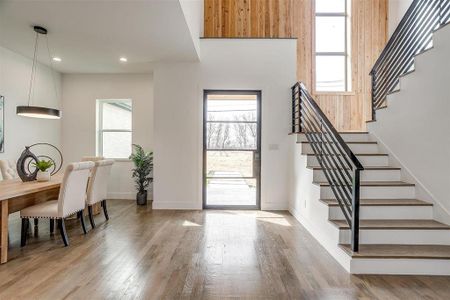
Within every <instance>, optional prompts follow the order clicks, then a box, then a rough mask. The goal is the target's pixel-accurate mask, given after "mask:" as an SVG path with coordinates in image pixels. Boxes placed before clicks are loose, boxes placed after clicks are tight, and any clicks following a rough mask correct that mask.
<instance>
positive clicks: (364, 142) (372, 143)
mask: <svg viewBox="0 0 450 300" xmlns="http://www.w3.org/2000/svg"><path fill="white" fill-rule="evenodd" d="M325 143H327V144H330V143H329V142H325ZM345 143H346V144H369V145H376V144H378V142H372V141H361V142H345ZM297 144H309V142H308V141H302V142H297ZM333 144H334V143H333Z"/></svg>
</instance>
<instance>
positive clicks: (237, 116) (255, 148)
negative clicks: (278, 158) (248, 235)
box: [203, 91, 261, 209]
mask: <svg viewBox="0 0 450 300" xmlns="http://www.w3.org/2000/svg"><path fill="white" fill-rule="evenodd" d="M260 116H261V92H260V91H205V95H204V121H203V125H204V126H203V145H204V146H203V147H204V148H203V150H204V151H203V204H204V207H205V208H232V209H236V208H243V209H259V207H260V169H261V154H260V153H261V150H260V148H261V126H260V122H261V120H260V119H261V118H260Z"/></svg>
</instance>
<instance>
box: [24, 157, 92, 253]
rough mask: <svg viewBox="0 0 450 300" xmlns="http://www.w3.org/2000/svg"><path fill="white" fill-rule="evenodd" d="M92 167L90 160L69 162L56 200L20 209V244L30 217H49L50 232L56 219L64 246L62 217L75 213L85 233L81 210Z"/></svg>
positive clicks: (67, 242)
mask: <svg viewBox="0 0 450 300" xmlns="http://www.w3.org/2000/svg"><path fill="white" fill-rule="evenodd" d="M93 167H94V163H93V162H91V161H85V162H78V163H71V164H69V165H68V166H67V167H66V170H65V172H64V176H63V179H62V182H61V187H60V190H59V196H58V199H57V200H51V201H46V202H42V203H39V204H36V205H33V206H30V207H27V208H24V209H22V210H21V211H20V217H21V218H22V236H21V246H22V247H23V246H25V245H26V242H27V231H28V226H29V223H30V222H29V219H30V218H45V219H50V232H51V233H52V232H53V229H54V221H55V220H56V221H57V224H58V228H59V232H60V234H61V238H62V240H63V242H64V245H65V246H68V245H69V239H68V237H67V232H66V226H65V224H64V219H65V218H66V217H68V216H71V215H73V214H77V215H78V218H79V219H80V221H81V227H82V229H83V232H84V234H86V233H87V231H86V225H85V223H84V216H83V210H84V208H85V207H86V185H87V182H88V178H89V174H90V172H91V170H92V168H93Z"/></svg>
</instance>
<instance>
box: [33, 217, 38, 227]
mask: <svg viewBox="0 0 450 300" xmlns="http://www.w3.org/2000/svg"><path fill="white" fill-rule="evenodd" d="M38 225H39V219H38V218H34V226H38Z"/></svg>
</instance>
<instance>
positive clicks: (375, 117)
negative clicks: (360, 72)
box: [370, 72, 377, 121]
mask: <svg viewBox="0 0 450 300" xmlns="http://www.w3.org/2000/svg"><path fill="white" fill-rule="evenodd" d="M370 75H371V77H372V90H371V93H372V121H376V120H377V115H376V108H375V73H374V72H371V73H370Z"/></svg>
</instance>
